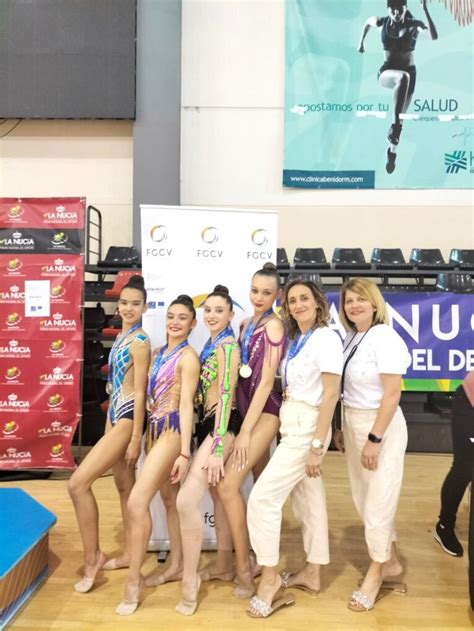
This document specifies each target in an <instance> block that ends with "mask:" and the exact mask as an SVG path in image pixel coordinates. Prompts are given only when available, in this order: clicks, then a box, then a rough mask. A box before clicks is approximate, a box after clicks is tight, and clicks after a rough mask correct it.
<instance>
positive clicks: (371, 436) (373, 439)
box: [367, 432, 382, 445]
mask: <svg viewBox="0 0 474 631" xmlns="http://www.w3.org/2000/svg"><path fill="white" fill-rule="evenodd" d="M367 438H368V440H370V442H371V443H376V444H377V445H378V444H379V443H381V442H382V439H381V438H380V436H376V435H375V434H372V432H369V435H368V436H367Z"/></svg>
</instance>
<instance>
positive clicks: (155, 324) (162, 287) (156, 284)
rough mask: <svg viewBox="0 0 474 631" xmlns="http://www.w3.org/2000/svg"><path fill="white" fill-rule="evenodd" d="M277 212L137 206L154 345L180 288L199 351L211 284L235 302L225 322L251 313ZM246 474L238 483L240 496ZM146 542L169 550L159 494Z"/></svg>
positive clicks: (147, 324)
mask: <svg viewBox="0 0 474 631" xmlns="http://www.w3.org/2000/svg"><path fill="white" fill-rule="evenodd" d="M277 217H278V215H277V213H276V212H273V211H261V210H238V209H217V208H198V207H192V208H186V207H182V206H180V207H176V206H148V205H142V206H141V228H142V230H141V235H142V269H143V276H144V278H145V285H146V288H147V292H148V298H147V300H148V311H147V312H146V313H145V314H144V317H143V327H144V329H145V330H146V332H147V333H148V334H149V335H150V337H151V339H152V345H153V347H156V346H158V345H162V344H164V343H165V316H166V308H167V306H168V305H169V304H170V302H171V301H172V300H173V299H174V298H176V297H177V296H178V295H179V294H188V295H190V296H191V297H192V298H193V302H194V306H195V308H196V312H197V319H198V325H197V326H196V328H195V329H194V330H193V331H192V333H191V336H190V338H189V341H190V343H191V344H192V345H193V346H194V348H195V349H196V351H197V353H198V354H199V353H200V351H201V350H202V347H203V346H204V343H205V342H206V340H207V339H208V338H209V332H208V331H207V329H206V327H205V326H204V324H203V320H202V315H203V309H202V306H203V302H204V300H205V298H206V296H207V294H209V293H210V292H211V291H212V290H213V289H214V286H215V285H217V284H220V285H225V286H226V287H227V288H228V289H229V292H230V295H231V297H232V299H233V302H234V314H235V315H234V319H233V321H232V326H233V329H234V333H235V334H236V335H237V334H238V331H239V324H240V322H241V321H242V320H243V319H244V318H245V317H247V316H248V315H251V314H252V309H251V305H250V299H249V293H250V281H251V278H252V276H253V274H254V273H255V272H256V271H257V270H258V269H261V268H262V267H263V265H264V264H265V263H267V262H272V263H275V259H276V248H277ZM251 484H252V483H251V477H250V476H248V477H247V479H246V481H245V482H244V485H243V489H242V492H243V494H244V496H246V495H247V494H248V493H249V492H250V489H251ZM200 510H201V513H202V516H203V521H204V547H205V548H206V549H213V548H215V545H216V537H215V530H214V508H213V504H212V501H211V499H210V496H208V495H207V494H206V496H205V497H204V498H203V500H202V502H201V504H200ZM151 513H152V519H153V531H152V535H151V540H150V542H149V548H150V549H158V550H166V549H168V546H169V543H168V535H167V527H166V513H165V511H164V508H163V505H162V503H161V499H160V497H159V495H157V496H156V497H155V499H154V500H153V502H152V505H151Z"/></svg>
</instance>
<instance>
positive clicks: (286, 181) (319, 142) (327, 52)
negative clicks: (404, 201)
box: [283, 0, 474, 189]
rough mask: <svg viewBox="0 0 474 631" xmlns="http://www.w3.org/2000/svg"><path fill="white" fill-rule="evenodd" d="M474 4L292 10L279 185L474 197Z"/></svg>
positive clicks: (324, 4)
mask: <svg viewBox="0 0 474 631" xmlns="http://www.w3.org/2000/svg"><path fill="white" fill-rule="evenodd" d="M473 13H474V8H473V2H472V0H421V1H420V0H411V1H410V2H408V5H407V3H406V2H405V3H403V2H400V0H390V1H389V2H385V0H318V1H317V2H315V1H314V0H287V2H286V74H285V149H284V166H283V169H284V170H283V185H284V186H289V187H303V188H382V189H384V188H389V189H390V188H404V189H409V188H430V189H433V188H434V189H436V188H471V187H472V183H473V177H472V173H474V152H473V148H472V133H473V119H474V114H473V111H474V107H473V50H474V48H473V30H472V24H471V22H472V19H473Z"/></svg>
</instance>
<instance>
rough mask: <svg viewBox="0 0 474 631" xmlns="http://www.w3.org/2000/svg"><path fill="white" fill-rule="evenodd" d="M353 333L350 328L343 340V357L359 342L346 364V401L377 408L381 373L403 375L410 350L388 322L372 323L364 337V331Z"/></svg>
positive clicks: (345, 357)
mask: <svg viewBox="0 0 474 631" xmlns="http://www.w3.org/2000/svg"><path fill="white" fill-rule="evenodd" d="M353 335H354V333H353V332H352V331H349V332H348V333H347V335H346V339H345V340H344V360H346V359H347V357H348V356H349V354H350V352H351V350H352V348H353V347H354V346H355V345H356V344H359V343H360V345H359V346H358V347H357V350H356V352H355V353H354V355H353V357H352V358H351V359H350V361H349V363H348V364H347V368H346V373H345V377H344V403H345V404H346V405H349V406H351V407H354V408H360V409H363V410H367V409H368V410H373V409H378V407H379V406H380V401H381V399H382V395H383V386H382V382H381V381H380V374H389V375H391V374H394V375H404V374H405V372H406V370H407V368H408V366H409V365H410V361H411V357H410V353H409V352H408V348H407V346H406V344H405V342H404V341H403V340H402V338H401V337H400V336H399V335H398V333H397V332H396V331H394V329H392V327H391V326H388V325H387V324H377V325H376V326H374V327H372V328H371V329H369V331H368V332H367V335H366V336H365V337H364V339H363V340H362V336H363V335H364V333H357V334H356V335H355V337H354V338H353ZM352 338H353V339H352ZM350 340H352V341H350Z"/></svg>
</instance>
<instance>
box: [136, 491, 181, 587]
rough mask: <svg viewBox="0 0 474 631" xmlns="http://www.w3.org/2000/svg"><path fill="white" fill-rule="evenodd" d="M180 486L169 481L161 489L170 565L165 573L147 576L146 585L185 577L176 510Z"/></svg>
mask: <svg viewBox="0 0 474 631" xmlns="http://www.w3.org/2000/svg"><path fill="white" fill-rule="evenodd" d="M178 491H179V484H171V482H170V481H169V480H166V481H165V483H164V484H163V485H162V486H161V487H160V495H161V499H162V501H163V504H164V505H165V509H166V521H167V524H168V536H169V540H170V554H169V560H170V562H169V565H168V567H167V568H166V570H165V571H164V572H154V573H153V574H150V576H147V578H146V579H145V585H147V586H148V587H155V586H158V585H163V584H164V583H167V582H168V581H180V580H181V579H182V577H183V546H182V544H181V533H180V530H179V515H178V509H177V508H176V499H177V497H178Z"/></svg>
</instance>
